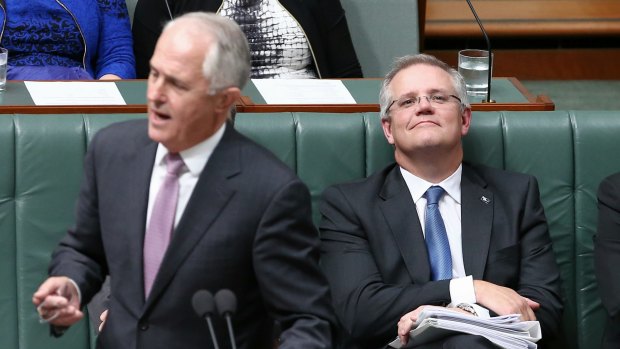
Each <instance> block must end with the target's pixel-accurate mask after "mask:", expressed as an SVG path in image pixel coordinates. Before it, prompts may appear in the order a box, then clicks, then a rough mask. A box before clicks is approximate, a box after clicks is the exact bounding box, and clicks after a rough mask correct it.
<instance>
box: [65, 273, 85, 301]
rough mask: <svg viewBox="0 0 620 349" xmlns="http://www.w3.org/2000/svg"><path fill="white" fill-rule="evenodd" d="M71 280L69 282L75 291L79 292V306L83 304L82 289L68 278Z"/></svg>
mask: <svg viewBox="0 0 620 349" xmlns="http://www.w3.org/2000/svg"><path fill="white" fill-rule="evenodd" d="M67 279H69V282H71V283H72V284H73V287H75V289H76V290H77V294H78V304H82V291H80V288H79V287H78V284H77V283H76V282H75V281H73V279H72V278H67Z"/></svg>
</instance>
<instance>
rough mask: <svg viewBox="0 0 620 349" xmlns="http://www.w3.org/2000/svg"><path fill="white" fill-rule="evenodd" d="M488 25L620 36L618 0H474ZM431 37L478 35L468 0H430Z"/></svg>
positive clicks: (510, 30) (523, 32) (503, 32)
mask: <svg viewBox="0 0 620 349" xmlns="http://www.w3.org/2000/svg"><path fill="white" fill-rule="evenodd" d="M472 4H473V5H474V7H475V8H476V12H477V13H478V16H479V17H480V19H481V20H482V23H483V24H484V28H485V30H486V31H487V33H488V34H489V36H491V37H498V36H505V37H506V36H531V37H541V36H617V35H620V1H618V0H486V1H480V0H472ZM426 6H427V7H426V25H425V36H426V37H427V38H454V37H478V36H480V35H481V34H480V28H479V27H478V24H477V23H476V22H475V19H474V16H473V14H472V13H471V10H470V9H469V6H468V5H467V2H466V1H464V0H428V2H427V5H426Z"/></svg>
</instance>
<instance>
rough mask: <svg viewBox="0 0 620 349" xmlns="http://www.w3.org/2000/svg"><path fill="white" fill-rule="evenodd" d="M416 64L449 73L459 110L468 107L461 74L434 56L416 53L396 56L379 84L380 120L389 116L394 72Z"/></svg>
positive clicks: (396, 72)
mask: <svg viewBox="0 0 620 349" xmlns="http://www.w3.org/2000/svg"><path fill="white" fill-rule="evenodd" d="M417 64H425V65H430V66H433V67H437V68H440V69H442V70H444V71H445V72H447V73H448V74H450V77H451V78H452V84H453V87H454V90H455V91H456V95H457V97H459V98H460V99H461V112H463V111H464V110H465V108H469V100H468V99H467V90H466V89H465V80H464V79H463V76H461V74H460V73H459V72H458V71H456V70H455V69H454V68H452V67H450V66H449V65H448V64H446V63H445V62H443V61H441V60H439V59H437V58H436V57H435V56H431V55H427V54H424V53H420V54H417V55H408V56H404V57H400V58H397V59H396V60H395V61H394V64H393V65H392V70H390V71H389V73H387V75H386V76H385V79H384V80H383V84H382V85H381V92H379V106H380V107H381V113H380V116H381V119H382V120H385V119H389V117H390V116H389V115H388V110H387V109H388V107H389V106H390V103H392V99H393V97H392V92H391V91H390V84H391V83H392V79H394V77H395V76H396V74H398V73H399V72H400V71H401V70H403V69H406V68H409V67H410V66H412V65H417Z"/></svg>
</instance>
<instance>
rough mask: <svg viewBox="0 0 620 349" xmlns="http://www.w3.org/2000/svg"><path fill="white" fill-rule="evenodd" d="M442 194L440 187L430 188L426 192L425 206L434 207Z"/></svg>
mask: <svg viewBox="0 0 620 349" xmlns="http://www.w3.org/2000/svg"><path fill="white" fill-rule="evenodd" d="M443 193H444V190H443V188H442V187H440V186H437V185H433V186H432V187H430V188H428V190H427V191H426V204H427V205H436V204H437V203H438V202H439V199H441V196H442V195H443Z"/></svg>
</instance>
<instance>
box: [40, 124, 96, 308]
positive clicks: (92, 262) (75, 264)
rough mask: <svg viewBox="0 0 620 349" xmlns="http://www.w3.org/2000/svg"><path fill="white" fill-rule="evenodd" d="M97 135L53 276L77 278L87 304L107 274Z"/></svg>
mask: <svg viewBox="0 0 620 349" xmlns="http://www.w3.org/2000/svg"><path fill="white" fill-rule="evenodd" d="M98 138H99V137H97V136H95V139H94V140H93V141H92V144H91V146H90V147H89V150H88V153H87V155H86V158H85V162H84V178H83V179H82V183H81V187H80V194H79V197H78V200H77V205H76V223H75V225H74V226H73V227H72V228H71V229H69V231H68V233H67V235H65V237H64V238H63V239H62V240H61V241H60V244H59V245H58V247H57V248H56V249H55V250H54V252H53V254H52V261H51V263H50V267H49V274H50V276H67V277H69V278H71V279H72V280H73V281H75V282H76V283H77V285H78V287H79V288H80V292H81V294H82V300H81V302H82V305H85V304H87V303H88V302H89V301H90V299H91V298H92V297H93V295H94V294H95V293H97V291H98V290H99V288H100V287H101V284H102V283H103V281H104V278H105V275H106V274H107V266H106V263H105V257H104V251H103V246H102V241H101V235H100V226H99V212H98V206H97V184H96V175H95V153H96V150H95V149H96V148H97V146H96V144H97V143H98V142H97V139H98Z"/></svg>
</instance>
